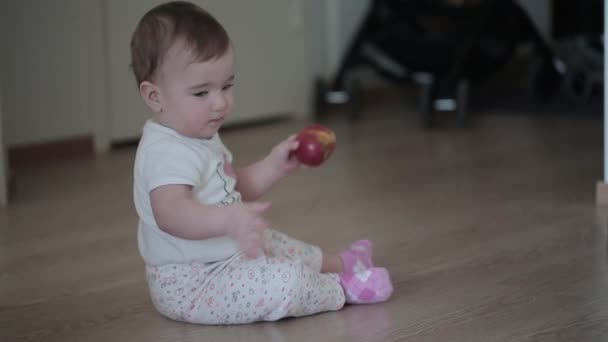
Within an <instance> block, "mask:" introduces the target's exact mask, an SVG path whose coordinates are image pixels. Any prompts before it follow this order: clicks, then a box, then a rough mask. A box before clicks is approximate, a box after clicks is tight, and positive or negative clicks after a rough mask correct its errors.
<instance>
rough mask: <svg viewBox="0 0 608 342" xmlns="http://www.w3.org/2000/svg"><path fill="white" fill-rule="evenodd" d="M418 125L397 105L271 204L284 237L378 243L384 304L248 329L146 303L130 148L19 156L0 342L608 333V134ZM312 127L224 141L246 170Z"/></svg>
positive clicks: (2, 219)
mask: <svg viewBox="0 0 608 342" xmlns="http://www.w3.org/2000/svg"><path fill="white" fill-rule="evenodd" d="M474 123H475V124H474V126H472V127H469V128H466V129H459V128H453V127H450V126H449V125H448V126H445V127H440V128H438V129H437V130H432V131H423V130H421V129H420V128H419V126H418V124H417V118H416V117H415V116H414V115H413V114H407V113H406V114H404V113H401V107H400V106H399V105H398V103H396V102H394V103H391V102H390V101H389V102H388V103H386V104H385V105H383V106H379V107H376V108H375V109H374V114H373V116H372V115H368V116H365V117H364V118H363V120H362V121H361V122H359V123H357V124H351V123H349V122H348V121H346V120H344V119H343V118H342V117H340V116H335V117H334V118H333V119H331V121H328V122H326V124H327V125H329V126H330V127H332V128H333V129H334V130H335V131H336V133H337V137H338V144H337V149H336V152H335V153H334V155H333V156H332V159H331V160H330V161H329V162H328V163H327V164H325V165H324V166H322V167H321V168H318V169H305V170H301V171H299V172H298V173H296V174H294V175H293V176H291V177H290V178H288V179H285V180H284V181H283V182H282V183H281V184H279V185H278V186H277V187H276V188H274V189H273V190H272V192H271V193H270V194H269V195H268V196H267V198H268V199H269V200H270V201H272V203H273V209H272V211H271V212H270V214H269V216H268V218H269V219H270V220H271V222H273V225H274V226H275V228H277V229H279V230H282V231H284V232H286V233H288V234H291V235H293V236H295V237H298V238H301V239H304V240H307V241H310V242H313V243H316V244H318V245H320V246H322V247H323V248H325V249H326V250H328V251H332V252H334V251H338V250H340V249H341V248H343V247H344V246H346V245H347V244H348V243H349V242H350V241H352V240H354V239H358V238H363V237H369V238H371V239H373V240H374V241H375V246H376V256H375V261H376V263H377V264H380V265H385V266H386V267H388V268H389V269H390V271H391V274H392V277H393V280H394V283H395V294H394V297H393V298H392V299H391V300H390V301H389V302H387V303H383V304H378V305H371V306H349V307H346V308H345V309H344V310H342V311H339V312H336V313H327V314H320V315H316V316H312V317H307V318H302V319H289V320H284V321H280V322H276V323H260V324H252V325H246V326H233V327H209V326H196V325H188V324H182V323H177V322H173V321H169V320H167V319H164V318H162V317H161V316H160V315H159V314H157V313H156V312H155V311H154V309H153V307H152V304H151V302H150V300H149V297H148V294H147V288H146V284H145V279H144V274H143V264H142V262H141V259H140V257H139V255H138V253H137V244H136V224H137V217H136V215H135V211H134V208H133V204H132V193H131V186H132V183H131V182H132V165H133V156H134V151H135V149H134V147H124V148H121V149H119V150H116V151H114V152H112V153H110V154H107V155H100V156H98V157H96V158H82V159H74V160H69V161H67V160H63V161H53V162H45V163H40V164H36V165H33V164H30V163H26V164H24V165H23V166H22V167H21V168H20V169H18V170H16V171H17V193H16V196H15V198H14V203H13V204H12V205H11V207H9V208H8V209H5V210H1V211H0V227H1V229H0V341H11V342H12V341H110V340H113V341H147V342H151V341H344V340H348V341H453V342H456V341H463V342H464V341H466V342H473V341H480V342H481V341H483V342H491V341H607V340H608V291H607V289H608V266H607V263H606V260H607V257H606V248H607V241H606V226H607V225H606V222H607V221H608V220H607V219H606V217H607V216H608V215H607V213H608V211H605V210H603V209H601V208H599V209H598V208H596V206H595V186H596V182H597V181H598V180H600V179H601V176H602V124H601V120H599V119H594V118H584V119H580V118H574V117H569V116H567V115H560V116H547V115H545V116H536V115H519V114H518V115H515V114H514V113H512V112H501V111H493V112H488V113H485V114H484V115H482V116H478V117H476V118H475V120H474ZM305 124H306V123H304V122H296V121H287V122H278V123H272V124H268V125H264V126H259V127H248V128H243V129H238V130H236V129H235V130H230V131H228V132H226V134H225V135H224V136H223V139H224V141H225V143H226V144H227V145H228V146H229V147H230V148H231V149H232V150H233V152H234V154H235V156H236V163H237V164H240V165H243V164H246V163H247V162H250V161H253V160H255V159H256V158H258V157H260V156H262V155H263V154H264V153H265V152H266V151H268V150H269V149H270V147H272V145H273V144H274V143H275V142H277V141H278V140H280V139H282V138H284V137H287V136H288V135H289V134H291V133H292V132H295V131H297V130H298V129H299V128H301V127H303V126H304V125H305Z"/></svg>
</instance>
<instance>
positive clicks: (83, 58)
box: [0, 0, 311, 151]
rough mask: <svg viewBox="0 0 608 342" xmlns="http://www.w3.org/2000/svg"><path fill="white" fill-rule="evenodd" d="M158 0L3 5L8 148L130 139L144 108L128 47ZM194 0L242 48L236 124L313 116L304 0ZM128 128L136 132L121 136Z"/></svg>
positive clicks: (1, 67) (17, 0)
mask: <svg viewBox="0 0 608 342" xmlns="http://www.w3.org/2000/svg"><path fill="white" fill-rule="evenodd" d="M160 2H162V0H129V1H117V0H86V1H85V0H53V1H47V0H2V1H0V55H2V59H3V63H0V73H2V74H4V83H5V93H4V119H5V120H4V124H5V125H4V132H5V134H6V136H5V139H6V142H7V145H21V144H29V143H37V142H44V141H50V140H55V139H63V138H66V137H71V136H81V135H87V134H92V133H93V134H94V135H95V137H96V140H95V143H96V147H97V149H98V150H100V151H103V150H105V149H107V147H108V146H109V142H110V140H111V139H112V137H114V138H116V137H127V136H129V137H132V132H133V129H132V127H138V126H139V125H140V122H141V120H142V118H144V112H143V110H144V107H143V105H142V104H141V101H140V100H139V99H138V98H137V93H136V91H135V89H136V88H135V85H134V81H133V78H132V76H131V74H130V71H129V69H128V65H129V58H128V41H129V38H130V35H131V33H132V29H133V27H134V26H135V23H136V21H137V20H138V19H139V17H140V16H141V14H143V12H144V11H145V10H147V9H149V8H151V7H152V6H153V5H155V4H158V3H160ZM196 2H197V3H199V4H201V5H203V6H204V7H207V8H208V9H209V10H210V11H211V12H212V13H214V14H216V16H217V17H218V18H219V19H220V20H221V21H222V22H223V24H224V25H225V26H226V28H227V30H228V31H229V33H230V34H231V35H232V36H233V37H232V38H233V39H234V40H235V42H236V45H237V53H238V54H239V55H238V56H237V63H238V66H237V67H238V70H239V73H240V75H239V78H238V80H239V83H238V85H237V90H236V91H237V95H238V103H237V112H236V113H235V115H234V120H235V121H240V120H241V119H244V120H248V119H251V118H257V117H258V116H259V115H264V114H267V113H270V112H273V111H285V110H289V111H294V112H296V113H297V114H299V115H302V116H303V115H307V114H309V112H310V110H309V108H310V106H309V103H310V102H309V93H310V89H311V87H310V79H311V76H310V72H309V67H310V63H309V58H308V56H309V53H310V52H309V48H308V42H309V39H308V38H309V34H308V31H309V29H310V27H308V26H307V25H303V23H304V22H307V21H306V18H305V15H306V13H307V12H306V11H304V10H303V9H304V8H308V7H307V6H308V5H307V4H306V2H305V1H304V0H288V1H285V0H259V1H255V2H253V1H252V2H242V1H240V0H229V1H227V0H198V1H196ZM300 9H302V11H300ZM125 109H127V110H125ZM132 109H133V110H132ZM112 113H114V114H115V115H112ZM138 113H139V114H138ZM128 115H133V117H131V118H130V119H133V120H131V121H130V119H129V116H128ZM138 115H139V116H138ZM145 115H147V113H145ZM128 125H131V126H130V127H131V131H126V133H125V132H122V131H121V130H122V128H123V127H125V126H128ZM116 132H118V133H116ZM123 133H124V134H123Z"/></svg>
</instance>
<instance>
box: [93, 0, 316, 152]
mask: <svg viewBox="0 0 608 342" xmlns="http://www.w3.org/2000/svg"><path fill="white" fill-rule="evenodd" d="M300 1H301V0H290V1H285V0H256V1H242V0H209V1H195V2H196V3H197V4H199V5H201V6H202V7H203V8H205V9H206V10H208V11H209V12H210V13H211V14H212V15H214V16H215V17H216V18H217V19H218V20H219V21H220V22H221V23H222V25H223V26H224V27H225V28H226V30H227V31H228V33H229V35H230V37H231V39H232V40H233V43H234V45H235V49H236V56H237V57H236V58H237V59H236V60H237V74H236V78H237V82H236V87H235V93H236V110H235V112H234V114H233V115H232V118H231V119H230V120H229V121H228V122H227V124H230V123H235V122H242V121H247V120H252V119H260V118H264V117H266V116H269V115H274V114H277V113H285V112H290V113H296V114H300V115H306V114H308V112H309V107H308V102H309V101H308V98H309V94H310V85H311V79H310V78H311V76H310V74H309V72H308V69H309V65H308V53H309V52H308V50H307V42H308V39H307V36H306V32H307V31H306V29H305V28H303V27H302V23H303V22H304V19H303V18H301V16H303V15H304V11H302V8H301V7H302V5H301V2H300ZM162 2H163V1H152V0H129V1H120V0H107V1H106V25H105V27H106V38H107V44H108V46H107V47H108V63H109V80H108V82H109V91H110V108H109V110H110V113H111V114H110V115H111V124H110V127H111V139H112V140H113V141H118V140H128V139H133V138H137V137H138V136H139V135H140V132H141V127H142V124H143V122H144V121H145V120H146V119H147V118H148V117H150V113H149V112H148V111H147V109H146V108H145V106H144V104H143V102H142V101H141V99H140V98H139V96H138V93H137V86H136V84H135V81H134V78H133V76H132V74H131V72H130V70H129V62H130V57H129V41H130V39H131V34H132V32H133V30H134V28H135V26H136V24H137V22H138V20H139V19H140V18H141V16H142V15H143V14H144V13H145V12H146V11H147V10H149V9H150V8H152V7H153V6H155V5H157V4H159V3H162Z"/></svg>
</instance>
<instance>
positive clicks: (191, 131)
mask: <svg viewBox="0 0 608 342" xmlns="http://www.w3.org/2000/svg"><path fill="white" fill-rule="evenodd" d="M131 57H132V68H133V73H134V74H135V79H136V81H137V85H138V87H139V93H140V95H141V97H142V99H143V100H144V102H145V104H146V105H147V106H148V107H149V108H150V110H151V111H152V112H153V113H154V115H153V118H151V119H150V120H148V121H147V122H146V124H145V125H144V127H143V135H142V138H141V141H140V143H139V147H138V149H137V155H136V159H135V170H134V201H135V207H136V209H137V213H138V215H139V219H140V220H139V227H138V245H139V250H140V253H141V255H142V257H143V259H144V261H145V263H146V275H147V281H148V285H149V288H150V294H151V297H152V302H153V303H154V306H155V307H156V309H157V310H158V311H159V312H160V313H161V314H163V315H165V316H167V317H169V318H171V319H174V320H179V321H185V322H191V323H200V324H242V323H250V322H256V321H274V320H278V319H281V318H284V317H299V316H305V315H311V314H315V313H319V312H324V311H336V310H339V309H341V308H342V307H343V306H344V304H345V303H353V304H357V303H361V304H364V303H365V304H367V303H376V302H381V301H385V300H387V299H388V298H389V296H390V295H391V293H392V290H393V289H392V285H391V281H390V278H389V275H388V272H387V270H386V269H384V268H379V267H374V266H373V265H372V244H371V242H369V241H367V240H362V241H357V242H354V243H353V244H352V245H351V246H350V247H349V248H347V249H346V250H344V251H343V252H342V253H340V254H339V255H331V254H327V253H323V252H322V251H321V249H320V248H319V247H316V246H312V245H309V244H306V243H303V242H301V241H298V240H295V239H292V238H290V237H288V236H286V235H285V234H282V233H280V232H277V231H275V230H271V229H270V228H269V224H268V222H267V221H266V220H265V219H264V216H263V215H264V212H265V211H266V210H268V208H269V204H268V203H264V202H257V200H258V199H259V198H260V197H261V196H262V195H263V194H264V193H266V192H267V191H268V190H269V189H270V187H271V186H272V185H273V184H275V183H276V182H277V181H279V180H280V179H281V178H283V177H285V176H286V175H288V174H289V173H291V172H293V171H294V170H296V169H298V168H299V167H300V164H299V162H298V161H297V160H296V159H295V158H293V157H292V156H293V154H292V152H294V151H295V150H296V149H297V148H298V142H297V141H296V139H295V137H294V136H291V137H289V138H287V139H285V140H283V141H282V142H280V143H279V144H278V145H276V146H275V147H274V148H273V149H272V150H271V151H270V153H269V154H268V155H267V156H266V157H265V158H263V159H261V160H260V161H258V162H256V163H253V164H252V165H249V166H247V167H245V168H242V169H238V170H235V169H233V167H232V164H231V163H232V154H231V153H230V151H229V150H228V149H227V148H226V147H225V146H224V144H223V143H222V141H221V139H220V137H219V134H218V130H219V129H220V127H221V126H222V123H223V122H224V120H226V118H227V116H228V115H230V113H231V112H232V109H233V106H234V95H233V86H234V82H235V67H234V58H235V57H234V50H233V48H232V46H231V42H230V39H229V37H228V35H227V33H226V31H225V30H224V28H223V27H222V26H221V25H220V24H219V23H218V22H217V21H216V20H215V19H214V18H213V17H212V16H211V15H210V14H209V13H207V12H206V11H204V10H203V9H201V8H200V7H197V6H196V5H194V4H191V3H188V2H181V1H176V2H170V3H167V4H163V5H160V6H157V7H155V8H153V9H152V10H150V11H149V12H148V13H147V14H145V15H144V17H143V18H142V19H141V21H140V22H139V24H138V25H137V28H136V29H135V32H134V33H133V37H132V40H131Z"/></svg>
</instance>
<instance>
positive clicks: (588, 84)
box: [563, 66, 593, 106]
mask: <svg viewBox="0 0 608 342" xmlns="http://www.w3.org/2000/svg"><path fill="white" fill-rule="evenodd" d="M563 90H564V93H565V95H566V97H567V98H568V100H569V101H570V102H571V103H572V104H573V105H575V106H584V105H586V104H587V103H589V99H590V98H591V92H592V90H593V81H592V79H591V76H590V75H589V71H588V70H587V69H586V68H585V67H583V66H575V67H571V68H569V70H568V72H567V73H566V78H565V79H564V84H563Z"/></svg>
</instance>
